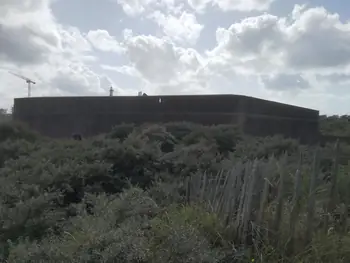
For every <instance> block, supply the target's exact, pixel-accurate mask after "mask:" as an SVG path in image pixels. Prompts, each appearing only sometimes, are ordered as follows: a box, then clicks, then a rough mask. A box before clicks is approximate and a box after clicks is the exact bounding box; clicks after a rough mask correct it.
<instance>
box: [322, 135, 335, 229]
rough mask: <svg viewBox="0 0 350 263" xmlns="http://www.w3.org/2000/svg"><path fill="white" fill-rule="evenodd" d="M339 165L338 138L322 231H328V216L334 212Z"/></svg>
mask: <svg viewBox="0 0 350 263" xmlns="http://www.w3.org/2000/svg"><path fill="white" fill-rule="evenodd" d="M338 167H339V139H338V140H337V141H336V143H335V146H334V157H333V164H332V172H331V189H330V191H329V199H328V205H327V208H326V209H327V210H326V213H325V214H326V215H325V218H324V220H325V221H324V232H325V233H327V232H328V228H329V217H330V215H331V214H332V213H333V212H334V208H335V198H336V188H337V176H338Z"/></svg>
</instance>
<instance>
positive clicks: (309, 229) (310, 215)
mask: <svg viewBox="0 0 350 263" xmlns="http://www.w3.org/2000/svg"><path fill="white" fill-rule="evenodd" d="M318 170H319V149H318V148H317V149H316V151H315V154H314V162H313V171H312V173H311V177H310V190H309V199H308V204H307V221H306V238H305V239H306V242H307V243H309V242H310V241H311V238H312V233H313V224H314V222H313V220H314V214H315V190H316V178H317V175H318V172H319V171H318Z"/></svg>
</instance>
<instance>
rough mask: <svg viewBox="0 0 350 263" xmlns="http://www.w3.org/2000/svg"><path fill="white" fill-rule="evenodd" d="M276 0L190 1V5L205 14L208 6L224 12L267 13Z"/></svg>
mask: <svg viewBox="0 0 350 263" xmlns="http://www.w3.org/2000/svg"><path fill="white" fill-rule="evenodd" d="M274 1H275V0H188V3H189V5H190V6H191V7H192V8H193V9H195V10H197V11H198V12H203V11H204V10H205V8H206V7H207V6H208V5H212V6H217V7H219V8H220V9H221V10H223V11H233V10H235V11H242V12H249V11H254V10H257V11H266V10H268V9H269V7H270V5H271V4H272V3H273V2H274Z"/></svg>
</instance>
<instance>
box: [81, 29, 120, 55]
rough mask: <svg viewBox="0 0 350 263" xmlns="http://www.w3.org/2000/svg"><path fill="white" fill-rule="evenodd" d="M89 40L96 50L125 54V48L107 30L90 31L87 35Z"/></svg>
mask: <svg viewBox="0 0 350 263" xmlns="http://www.w3.org/2000/svg"><path fill="white" fill-rule="evenodd" d="M87 39H88V40H89V41H90V42H91V44H92V45H93V46H94V47H95V48H96V49H99V50H101V51H105V52H115V53H123V52H124V48H123V47H122V46H121V44H120V43H119V42H118V41H117V40H116V39H115V37H112V36H111V35H110V34H109V33H108V31H106V30H102V29H98V30H90V31H89V32H88V34H87Z"/></svg>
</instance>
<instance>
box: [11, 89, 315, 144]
mask: <svg viewBox="0 0 350 263" xmlns="http://www.w3.org/2000/svg"><path fill="white" fill-rule="evenodd" d="M13 117H14V120H16V121H21V122H24V123H26V124H27V125H29V126H30V127H31V128H33V129H34V130H37V131H38V132H40V133H42V134H43V135H46V136H50V137H56V138H60V137H71V136H72V134H73V133H79V134H81V135H82V136H83V137H84V136H85V137H86V136H93V135H97V134H100V133H104V132H108V131H110V130H111V128H112V127H113V126H115V125H117V124H120V123H164V122H177V121H187V122H195V123H201V124H204V125H211V124H237V125H238V126H239V127H240V128H241V129H242V130H243V132H245V133H246V134H250V135H257V136H268V135H276V134H280V135H284V136H285V137H289V138H296V139H299V140H300V141H302V142H306V143H310V142H314V141H316V140H317V139H318V128H319V127H318V118H319V112H318V111H316V110H311V109H306V108H301V107H296V106H292V105H287V104H282V103H277V102H272V101H267V100H262V99H257V98H253V97H247V96H239V95H179V96H120V97H117V96H116V97H38V98H16V99H15V101H14V113H13Z"/></svg>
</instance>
